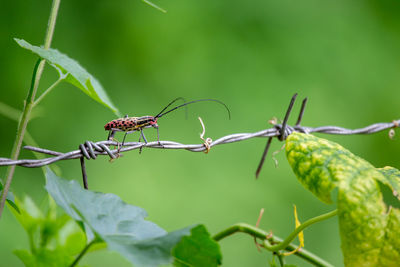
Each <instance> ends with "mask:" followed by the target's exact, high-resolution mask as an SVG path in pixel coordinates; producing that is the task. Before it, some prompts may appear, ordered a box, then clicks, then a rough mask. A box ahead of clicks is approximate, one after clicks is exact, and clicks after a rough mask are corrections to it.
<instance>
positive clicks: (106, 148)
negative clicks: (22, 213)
mask: <svg viewBox="0 0 400 267" xmlns="http://www.w3.org/2000/svg"><path fill="white" fill-rule="evenodd" d="M399 125H400V119H399V120H394V121H392V122H385V123H375V124H372V125H369V126H367V127H364V128H359V129H347V128H343V127H338V126H320V127H314V128H313V127H306V126H300V125H296V126H289V125H286V127H285V129H284V136H285V137H287V136H288V135H290V134H291V133H293V132H295V131H297V132H302V133H323V134H332V135H354V134H373V133H376V132H381V131H384V130H387V129H391V128H396V127H399ZM281 130H282V124H276V125H274V126H273V127H272V128H269V129H265V130H261V131H258V132H254V133H236V134H230V135H227V136H223V137H221V138H219V139H217V140H215V141H213V142H212V143H211V144H210V147H214V146H217V145H222V144H230V143H235V142H240V141H244V140H247V139H251V138H256V137H261V138H265V137H268V138H269V137H278V138H279V137H280V136H281ZM160 144H161V145H160ZM160 144H159V143H158V142H148V143H147V144H146V143H139V142H126V143H125V144H124V146H123V147H122V148H121V149H120V150H119V151H120V152H127V151H131V150H136V149H140V148H142V147H147V148H156V149H185V150H188V151H191V152H203V151H205V150H206V147H205V146H204V144H181V143H178V142H173V141H160ZM119 145H120V144H119V143H117V142H116V141H99V142H92V141H86V142H85V143H84V144H81V145H79V149H78V150H73V151H70V152H67V153H62V152H58V151H53V150H49V149H43V148H39V147H32V146H25V147H24V149H27V150H31V151H34V152H38V153H43V154H47V155H50V156H52V157H49V158H45V159H20V160H11V159H8V158H0V166H9V165H18V166H22V167H28V168H37V167H42V166H45V165H49V164H52V163H54V162H57V161H60V160H69V159H77V158H82V157H84V158H86V159H96V157H97V156H99V155H108V156H109V157H110V158H113V159H115V158H116V157H117V154H118V149H110V147H111V146H115V147H117V146H119Z"/></svg>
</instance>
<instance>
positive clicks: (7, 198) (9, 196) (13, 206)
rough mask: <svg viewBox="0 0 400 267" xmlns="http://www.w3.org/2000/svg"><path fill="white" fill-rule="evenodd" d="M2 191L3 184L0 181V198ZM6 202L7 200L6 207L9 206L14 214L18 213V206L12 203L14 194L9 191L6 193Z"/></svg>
mask: <svg viewBox="0 0 400 267" xmlns="http://www.w3.org/2000/svg"><path fill="white" fill-rule="evenodd" d="M2 191H3V184H2V182H1V180H0V196H1V192H2ZM6 200H7V203H8V205H10V206H11V207H12V208H13V209H14V210H15V211H16V212H18V213H20V210H19V208H18V205H17V204H16V203H15V201H14V194H13V193H12V192H11V191H8V193H7V196H6Z"/></svg>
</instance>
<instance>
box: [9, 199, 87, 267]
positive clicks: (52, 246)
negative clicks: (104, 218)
mask: <svg viewBox="0 0 400 267" xmlns="http://www.w3.org/2000/svg"><path fill="white" fill-rule="evenodd" d="M16 202H17V203H18V205H19V206H20V213H16V212H13V213H14V215H15V217H16V218H17V220H18V221H19V222H20V223H21V225H22V226H23V227H24V229H25V230H26V231H27V234H28V238H29V244H30V249H29V250H15V251H14V254H15V255H16V256H17V257H18V258H19V259H20V260H21V261H22V262H23V263H24V264H25V266H32V267H41V266H43V267H45V266H69V265H70V264H71V263H72V262H73V260H74V258H75V255H76V254H77V253H79V252H80V251H81V250H82V249H83V248H84V247H85V244H86V236H85V234H84V233H83V232H82V230H81V229H80V228H79V226H78V225H77V224H76V222H74V221H73V220H72V219H71V218H70V217H68V216H67V215H63V216H60V217H57V214H56V208H57V206H55V204H54V201H53V200H52V199H49V208H48V211H47V213H46V214H44V213H43V212H42V211H41V210H40V209H39V208H38V207H37V206H36V204H35V203H34V202H33V201H32V199H31V198H29V197H25V199H24V201H23V202H22V203H21V202H20V201H19V200H18V199H16ZM71 242H73V244H72V243H71Z"/></svg>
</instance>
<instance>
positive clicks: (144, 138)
mask: <svg viewBox="0 0 400 267" xmlns="http://www.w3.org/2000/svg"><path fill="white" fill-rule="evenodd" d="M140 136H141V137H143V140H144V143H145V144H147V140H146V137H145V136H144V133H143V129H140ZM139 140H140V138H139ZM142 149H143V146H141V147H140V149H139V154H141V153H142Z"/></svg>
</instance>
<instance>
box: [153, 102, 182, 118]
mask: <svg viewBox="0 0 400 267" xmlns="http://www.w3.org/2000/svg"><path fill="white" fill-rule="evenodd" d="M180 99H181V100H183V102H186V100H185V99H184V98H183V97H177V98H175V99H174V100H172V101H171V103H169V104H168V105H167V106H166V107H165V108H163V110H161V111H160V112H159V113H158V114H157V115H155V116H154V118H159V117H161V116H160V114H161V113H163V112H164V110H166V109H167V108H168V107H169V106H171V105H172V104H173V103H175V102H176V101H178V100H180Z"/></svg>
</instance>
